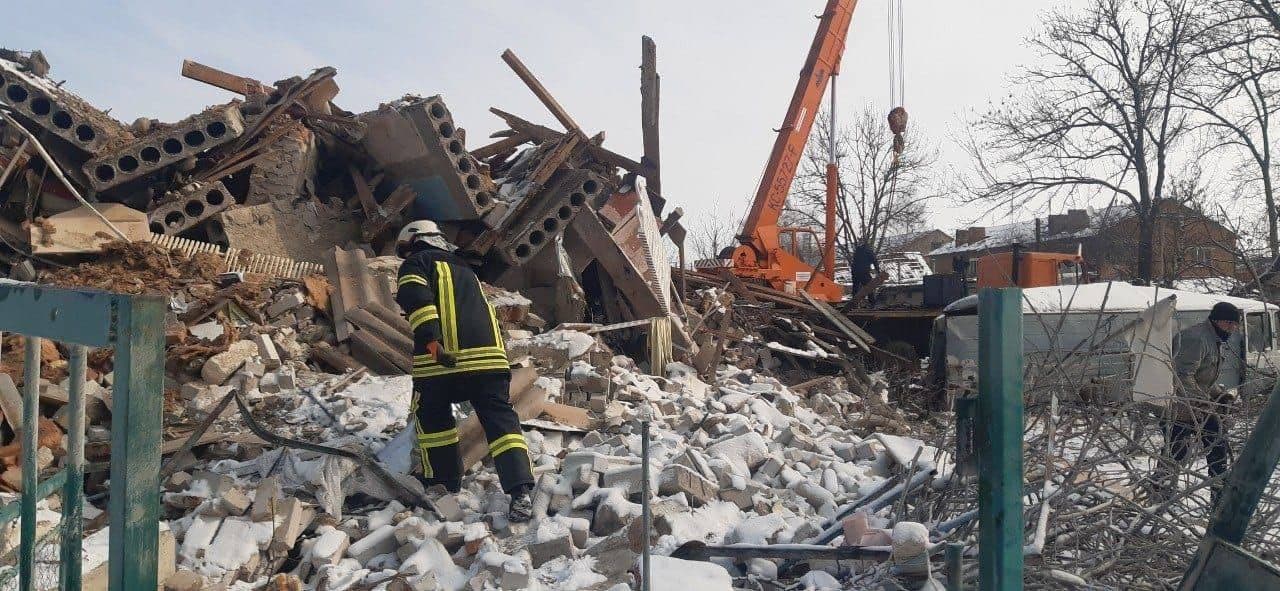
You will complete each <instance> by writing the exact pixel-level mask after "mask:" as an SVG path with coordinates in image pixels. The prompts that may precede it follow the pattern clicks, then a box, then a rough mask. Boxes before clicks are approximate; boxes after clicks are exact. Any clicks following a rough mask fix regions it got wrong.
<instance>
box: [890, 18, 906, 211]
mask: <svg viewBox="0 0 1280 591" xmlns="http://www.w3.org/2000/svg"><path fill="white" fill-rule="evenodd" d="M888 9H889V10H888V23H887V24H888V33H889V106H890V111H889V117H888V119H889V131H890V132H892V133H893V152H892V154H893V160H892V161H891V162H890V164H889V172H888V175H889V179H888V181H889V193H888V195H886V199H885V204H886V207H887V211H886V212H885V213H886V214H887V215H889V216H892V215H893V198H894V196H895V195H896V193H897V191H898V169H899V168H900V164H901V161H902V150H903V148H905V147H906V137H905V136H906V132H907V110H906V108H905V107H903V103H905V102H906V99H907V78H906V65H905V62H906V56H905V53H904V42H903V38H904V37H905V35H904V34H903V31H902V22H903V19H902V0H889V3H888Z"/></svg>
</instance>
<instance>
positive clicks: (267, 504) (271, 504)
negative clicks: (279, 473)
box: [249, 476, 284, 521]
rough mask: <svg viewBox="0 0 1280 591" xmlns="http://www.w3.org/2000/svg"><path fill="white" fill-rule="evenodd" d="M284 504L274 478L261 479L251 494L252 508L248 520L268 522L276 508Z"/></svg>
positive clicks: (282, 496)
mask: <svg viewBox="0 0 1280 591" xmlns="http://www.w3.org/2000/svg"><path fill="white" fill-rule="evenodd" d="M283 502H284V491H283V490H281V488H280V482H279V480H278V479H277V478H276V477H275V476H268V477H266V478H263V479H262V481H261V482H259V483H258V488H257V490H255V491H254V493H253V507H252V511H250V513H249V518H250V519H253V520H254V521H268V520H270V519H271V518H272V517H273V516H274V515H275V511H276V507H279V506H280V504H281V503H283Z"/></svg>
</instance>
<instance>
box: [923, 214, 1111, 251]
mask: <svg viewBox="0 0 1280 591" xmlns="http://www.w3.org/2000/svg"><path fill="white" fill-rule="evenodd" d="M1087 211H1088V212H1089V225H1088V227H1086V228H1084V229H1081V230H1078V231H1075V232H1058V233H1057V234H1049V233H1048V231H1047V229H1046V228H1047V224H1042V225H1041V232H1040V240H1042V241H1048V240H1070V239H1072V238H1088V237H1090V236H1093V235H1095V234H1097V233H1098V229H1099V228H1101V227H1102V226H1105V225H1108V224H1113V223H1115V222H1116V221H1118V220H1119V218H1121V217H1123V216H1125V215H1128V212H1129V211H1130V210H1129V209H1128V208H1126V207H1124V206H1120V205H1111V206H1107V207H1104V208H1101V209H1093V208H1089V209H1088V210H1087ZM984 229H985V231H986V237H985V238H983V239H982V240H978V241H975V242H969V243H967V244H956V243H955V242H954V241H952V242H951V244H948V245H946V246H943V247H941V248H939V249H937V250H934V251H932V252H930V253H928V254H929V256H936V255H943V254H954V253H959V252H973V251H980V250H987V249H994V248H1000V247H1003V246H1009V245H1011V244H1016V243H1022V244H1031V243H1034V242H1035V241H1036V220H1035V218H1032V219H1029V220H1021V221H1017V222H1009V223H1007V224H1000V225H997V226H987V227H986V228H984Z"/></svg>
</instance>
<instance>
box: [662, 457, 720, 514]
mask: <svg viewBox="0 0 1280 591" xmlns="http://www.w3.org/2000/svg"><path fill="white" fill-rule="evenodd" d="M718 489H719V486H718V485H717V484H716V483H714V482H712V481H710V480H707V479H706V478H703V477H702V476H701V475H700V474H698V473H696V472H694V471H693V470H690V469H689V468H688V467H686V466H683V465H680V464H668V465H667V467H666V468H664V469H663V470H662V476H661V478H660V479H659V483H658V494H661V495H674V494H680V493H684V494H685V495H687V496H688V497H689V502H690V504H692V505H693V506H694V507H701V506H702V505H705V504H707V503H710V502H711V501H714V500H716V491H717V490H718Z"/></svg>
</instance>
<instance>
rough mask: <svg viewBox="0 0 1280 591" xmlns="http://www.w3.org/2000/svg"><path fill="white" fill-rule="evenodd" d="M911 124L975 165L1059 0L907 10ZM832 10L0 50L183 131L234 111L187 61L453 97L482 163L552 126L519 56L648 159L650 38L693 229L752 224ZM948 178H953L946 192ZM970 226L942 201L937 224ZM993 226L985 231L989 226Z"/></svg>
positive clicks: (632, 15)
mask: <svg viewBox="0 0 1280 591" xmlns="http://www.w3.org/2000/svg"><path fill="white" fill-rule="evenodd" d="M887 3H888V0H862V2H860V3H859V6H858V8H857V10H856V11H855V13H854V17H853V26H852V28H851V30H850V33H849V42H848V48H847V50H846V52H845V56H844V61H843V67H842V76H841V77H840V79H839V93H838V97H839V109H840V111H841V112H842V114H843V115H842V116H843V117H844V119H845V120H848V119H849V118H850V116H851V115H853V114H854V113H856V112H857V111H858V110H859V109H860V108H861V106H862V105H863V104H865V103H867V102H872V103H875V104H876V105H877V106H878V107H882V108H884V110H885V111H886V112H887V103H888V93H889V89H888V66H887V59H888V51H887V30H886V27H887V25H886V5H887ZM905 4H906V7H905V11H906V14H905V27H904V29H905V48H906V49H905V52H906V107H907V109H908V111H909V112H910V116H911V125H912V126H913V127H915V128H917V129H919V130H920V131H922V132H923V133H924V134H926V135H927V136H930V137H932V138H934V139H935V140H936V141H938V142H939V144H940V145H941V147H942V154H943V162H942V163H941V165H940V166H939V168H938V174H939V176H940V177H945V176H946V175H948V174H949V173H950V171H951V169H952V168H953V167H955V168H959V169H965V168H966V166H967V164H966V162H965V160H964V158H963V154H961V153H960V152H959V151H958V150H957V149H956V148H955V147H954V144H953V142H952V141H951V140H952V138H953V137H955V136H956V134H958V133H960V132H961V126H962V125H963V121H964V117H965V115H966V114H967V113H968V112H970V111H971V110H973V109H981V108H982V107H984V106H985V105H986V103H987V101H988V100H989V99H993V98H998V97H1000V96H1001V95H1002V94H1005V93H1006V92H1007V82H1006V80H1007V78H1006V76H1007V75H1008V74H1009V73H1010V72H1012V71H1013V70H1014V68H1015V67H1016V66H1017V65H1018V64H1022V63H1026V62H1028V61H1029V60H1031V59H1033V57H1034V56H1033V55H1032V54H1031V53H1030V52H1029V50H1027V49H1026V47H1025V46H1024V44H1023V42H1022V41H1023V39H1024V38H1025V37H1026V36H1027V35H1028V34H1029V33H1030V32H1031V30H1032V27H1034V26H1035V24H1036V22H1037V18H1036V17H1037V14H1039V13H1040V12H1041V11H1043V10H1045V9H1047V8H1049V7H1051V6H1053V5H1054V3H1052V2H1049V0H999V1H996V0H988V1H985V2H981V3H977V2H953V1H943V0H906V2H905ZM824 5H825V2H824V1H823V0H785V1H778V0H773V1H763V0H738V1H733V0H680V1H676V0H646V1H644V2H632V1H623V0H610V1H603V2H602V1H600V0H595V1H585V0H583V1H570V0H541V1H538V2H528V1H518V0H491V1H473V2H448V3H444V2H409V1H397V2H393V1H386V2H365V3H353V2H336V1H332V0H309V1H293V0H279V1H276V2H252V3H249V2H235V1H224V2H217V3H200V4H199V5H198V6H197V5H195V4H194V3H188V2H129V1H120V2H96V1H88V0H86V1H83V2H52V3H47V2H46V3H42V4H41V7H42V8H41V12H56V13H58V17H57V18H42V19H40V20H39V22H38V23H33V22H32V21H30V20H29V19H5V22H4V23H0V44H2V45H4V46H8V47H11V48H16V49H42V50H44V52H45V54H46V55H47V56H48V58H49V61H50V63H51V64H52V66H53V70H52V73H51V76H52V77H53V78H55V79H58V80H66V81H67V87H68V88H70V89H72V90H73V91H75V92H78V93H80V94H81V95H83V96H84V97H85V98H87V99H88V100H89V101H90V102H92V103H94V104H96V105H98V106H99V107H102V108H109V109H111V114H112V115H113V116H115V117H116V118H117V119H120V120H122V121H125V122H126V123H127V122H130V121H132V120H133V119H135V118H137V117H141V116H146V117H153V118H157V119H161V120H166V121H173V120H177V119H180V118H182V117H185V116H187V115H189V114H191V113H194V112H196V111H199V110H200V109H201V108H203V107H204V106H206V105H210V104H214V103H220V102H225V101H226V100H228V99H229V98H230V97H231V95H229V94H228V93H226V92H223V91H220V90H218V89H215V88H212V87H209V86H206V85H203V84H201V83H198V82H194V81H191V80H186V79H184V78H182V77H180V76H179V75H178V70H179V67H180V65H181V63H182V60H183V58H190V59H194V60H197V61H200V62H203V63H205V64H208V65H211V66H215V67H218V68H221V69H224V70H227V71H230V72H234V73H238V74H242V75H246V76H252V77H255V78H258V79H260V80H263V81H265V82H268V83H270V82H272V81H275V80H278V79H281V78H286V77H289V76H293V75H306V74H307V73H309V72H310V70H311V69H313V68H316V67H319V66H325V65H330V66H334V67H336V68H337V70H338V77H337V81H338V84H339V85H340V86H341V87H342V92H341V94H339V95H338V98H337V99H336V100H335V102H337V103H338V104H339V105H340V106H342V107H343V108H345V109H347V110H350V111H355V112H362V111H367V110H371V109H373V108H376V107H377V105H378V103H379V102H383V101H387V100H391V99H394V98H397V97H399V96H401V95H403V94H405V93H416V94H422V95H432V94H443V95H444V96H445V98H446V100H447V102H448V105H449V107H450V109H451V110H452V111H453V114H454V118H455V119H456V120H457V121H458V122H459V124H460V125H461V126H462V127H464V128H466V129H467V130H468V138H469V141H468V144H469V145H471V146H472V147H475V146H479V145H483V144H484V143H487V140H486V137H487V136H488V135H489V134H490V133H492V132H493V131H495V130H496V129H498V128H499V127H500V120H499V119H498V118H497V117H495V116H493V115H491V114H490V113H488V111H487V110H488V108H489V107H490V106H497V107H500V108H503V109H505V110H508V111H511V112H514V113H516V114H518V115H521V116H524V117H526V118H529V119H532V120H534V121H538V122H542V123H544V124H547V125H549V126H553V127H558V126H557V125H556V122H555V120H554V119H553V118H552V117H551V116H550V114H548V113H547V112H546V110H545V109H544V108H543V107H542V106H541V105H540V104H539V103H538V102H537V100H536V99H535V98H534V97H533V96H532V94H530V93H529V91H528V90H527V89H526V88H525V87H524V86H523V85H522V84H521V82H520V81H519V80H518V79H517V78H516V77H515V75H514V74H513V73H512V72H511V71H510V70H509V69H508V68H507V67H506V65H505V64H504V63H503V62H502V61H501V59H499V55H500V54H501V53H502V51H503V49H506V48H511V49H513V50H514V51H515V52H516V53H517V54H518V55H519V56H520V57H521V59H522V60H523V61H524V62H525V64H527V65H528V66H529V67H530V68H531V69H532V70H533V71H534V72H535V73H536V74H537V76H538V77H539V78H540V79H541V80H542V82H543V83H544V84H545V85H546V86H547V88H549V89H550V90H551V92H552V93H553V94H554V95H555V96H556V98H558V99H559V101H560V103H561V104H562V105H564V107H565V108H566V109H568V111H569V112H570V113H571V114H572V115H573V117H574V118H575V119H576V120H577V121H578V123H579V124H580V125H581V126H582V127H583V128H585V129H586V130H587V131H588V132H589V133H594V132H596V131H599V130H605V131H606V132H607V136H608V137H607V140H606V144H605V145H606V146H608V147H610V148H612V149H613V150H616V151H618V152H621V153H623V154H628V155H631V156H632V157H634V158H636V159H639V156H640V154H641V143H640V128H639V107H640V99H639V70H638V66H639V63H640V36H641V35H643V34H648V35H650V36H651V37H653V38H654V39H655V41H656V42H657V45H658V70H659V73H660V74H661V76H662V99H661V100H662V103H661V104H662V172H663V188H664V191H663V193H664V194H665V196H666V197H667V199H668V200H669V201H670V202H671V203H673V204H674V205H680V206H682V207H684V209H685V212H686V220H687V224H686V225H688V226H690V227H696V226H697V225H698V224H699V220H700V219H702V218H704V217H705V216H713V215H714V216H725V215H732V216H734V217H737V216H738V215H739V212H741V211H742V210H743V209H745V208H746V207H747V203H748V201H749V199H750V198H751V196H752V195H753V193H754V190H755V187H756V184H757V182H758V180H759V177H760V172H761V168H762V167H763V165H764V163H765V159H766V158H767V157H768V153H769V149H770V147H771V146H772V142H773V132H772V129H774V128H776V127H778V126H779V124H780V122H781V120H782V117H783V115H784V113H785V111H786V107H787V101H788V100H789V99H790V96H791V92H792V90H793V88H794V85H795V81H796V78H797V76H798V74H799V71H800V67H801V65H802V62H803V60H804V57H805V54H806V53H807V51H808V49H809V44H810V42H811V40H812V37H813V34H814V31H815V28H816V26H817V21H816V20H815V18H814V16H815V15H817V14H819V13H820V12H821V11H822V8H823V6H824ZM939 180H940V181H944V180H945V179H939ZM972 215H973V214H971V213H969V212H967V211H964V210H959V209H957V208H953V207H950V204H949V203H938V204H937V206H936V207H934V208H933V220H932V221H933V224H934V225H936V226H939V227H942V228H944V229H948V230H949V229H950V228H952V227H955V226H956V225H958V224H966V223H968V222H970V221H973V220H972V219H971V218H972ZM985 221H991V220H990V219H988V220H985Z"/></svg>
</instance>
